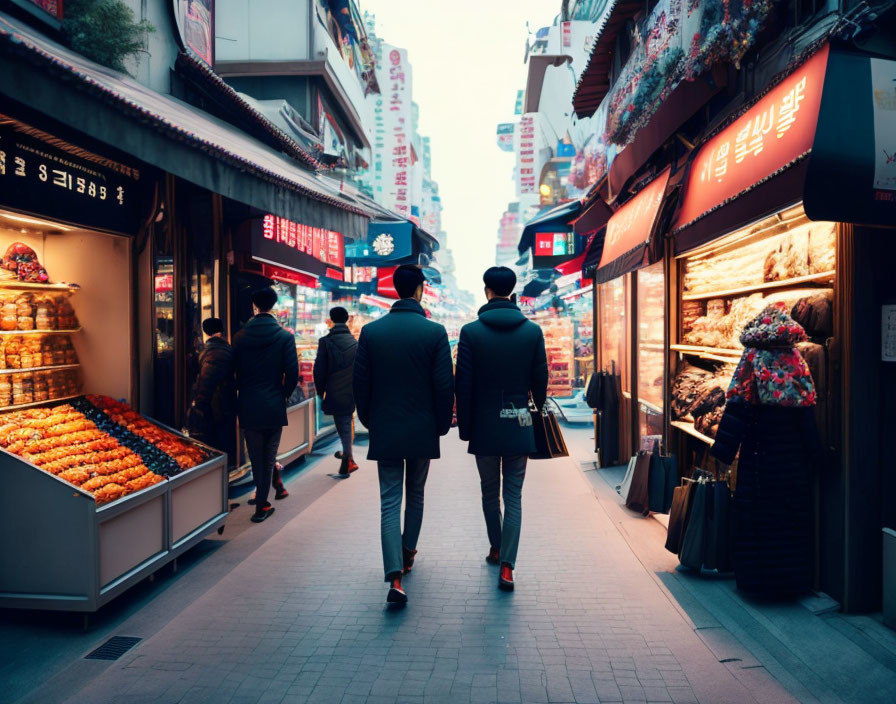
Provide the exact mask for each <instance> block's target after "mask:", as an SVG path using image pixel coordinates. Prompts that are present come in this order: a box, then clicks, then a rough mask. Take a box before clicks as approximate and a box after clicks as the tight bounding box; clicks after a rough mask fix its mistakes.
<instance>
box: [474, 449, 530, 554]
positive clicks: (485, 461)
mask: <svg viewBox="0 0 896 704" xmlns="http://www.w3.org/2000/svg"><path fill="white" fill-rule="evenodd" d="M528 460H529V458H528V457H527V456H526V455H515V456H512V457H489V456H485V455H476V466H477V467H478V468H479V480H480V484H481V486H482V513H483V514H484V515H485V527H486V529H487V531H488V540H489V543H490V544H491V547H493V548H499V549H500V551H501V558H500V559H501V562H506V563H507V564H508V565H510V567H511V569H513V567H514V565H515V564H516V553H517V550H518V549H519V546H520V527H521V526H522V522H523V506H522V494H523V480H524V479H525V478H526V463H527V462H528ZM502 470H503V474H504V492H503V493H504V517H503V521H502V519H501V500H500V498H499V495H500V494H501V474H502Z"/></svg>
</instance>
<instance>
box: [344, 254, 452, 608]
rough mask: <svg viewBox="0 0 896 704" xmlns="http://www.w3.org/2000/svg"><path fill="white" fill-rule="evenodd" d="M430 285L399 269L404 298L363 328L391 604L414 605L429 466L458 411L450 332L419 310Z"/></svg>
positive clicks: (358, 383) (360, 377)
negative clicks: (411, 587)
mask: <svg viewBox="0 0 896 704" xmlns="http://www.w3.org/2000/svg"><path fill="white" fill-rule="evenodd" d="M424 281H425V279H424V276H423V272H422V271H420V269H419V268H417V267H415V266H410V265H404V266H400V267H399V268H398V269H396V271H395V274H394V275H393V284H394V286H395V289H396V290H397V291H398V295H399V296H401V300H400V301H398V302H396V303H395V305H393V306H392V310H391V311H390V312H389V313H388V314H387V315H385V316H383V317H382V318H380V319H379V320H375V321H374V322H372V323H368V324H367V325H365V326H364V327H363V328H362V329H361V337H360V339H359V341H358V353H357V356H356V357H355V371H354V395H355V403H356V404H357V407H358V418H359V419H360V420H361V422H362V423H363V424H364V425H365V426H366V427H367V428H368V430H369V431H370V449H369V452H368V455H367V457H368V459H371V460H376V461H377V469H378V472H379V480H380V499H381V513H382V515H381V523H380V531H381V536H382V546H383V564H384V569H385V576H386V581H387V582H390V583H391V585H392V586H391V589H390V590H389V596H388V601H389V602H391V603H399V604H403V603H405V602H406V601H407V595H406V594H405V592H404V590H403V589H402V587H401V575H402V572H403V571H407V570H410V568H411V566H412V565H413V562H414V555H415V554H416V552H417V550H416V547H417V538H418V537H419V535H420V525H421V522H422V520H423V488H424V485H425V483H426V476H427V474H428V472H429V462H430V460H431V459H435V458H437V457H438V456H439V436H441V435H445V434H446V433H447V432H448V430H449V429H450V428H451V420H452V415H453V408H454V393H453V392H454V386H453V373H452V368H451V348H450V346H449V344H448V335H447V334H446V332H445V328H444V327H442V326H441V325H439V324H437V323H433V322H431V321H429V320H427V319H426V314H425V312H424V310H423V307H422V306H421V305H420V300H421V298H422V296H423V283H424ZM405 475H406V476H405ZM405 481H406V485H407V497H406V508H405V518H404V521H405V524H404V534H402V532H401V520H400V518H401V516H400V513H401V502H402V485H403V483H405Z"/></svg>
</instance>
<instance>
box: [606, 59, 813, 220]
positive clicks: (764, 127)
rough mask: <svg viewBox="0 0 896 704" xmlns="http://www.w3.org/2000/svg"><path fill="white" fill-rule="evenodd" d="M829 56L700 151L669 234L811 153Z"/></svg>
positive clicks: (794, 75)
mask: <svg viewBox="0 0 896 704" xmlns="http://www.w3.org/2000/svg"><path fill="white" fill-rule="evenodd" d="M829 53H830V49H829V47H828V45H825V46H824V47H823V48H821V49H820V50H819V51H818V52H816V53H815V54H814V55H813V56H812V58H810V59H809V60H808V61H806V62H805V63H804V64H802V65H801V66H800V67H798V68H797V69H796V70H795V71H794V72H793V73H792V74H791V75H790V76H788V77H787V78H785V79H784V80H783V81H781V83H779V84H778V85H777V86H775V87H774V88H773V89H772V90H771V91H769V92H768V93H767V94H766V95H765V96H764V97H763V98H762V99H761V100H760V101H759V102H757V103H756V104H755V105H754V106H753V107H752V108H750V109H749V110H748V111H747V112H746V113H744V114H743V115H742V116H741V117H740V118H738V119H737V120H736V121H735V122H733V123H732V124H731V125H729V126H728V127H726V128H725V129H724V130H722V131H721V132H719V133H718V134H717V135H716V136H715V137H712V138H711V139H709V140H708V141H707V142H706V143H705V144H704V145H703V146H702V147H700V151H699V152H698V153H697V156H696V158H695V159H694V162H693V164H692V165H691V170H690V173H689V174H688V178H687V185H686V188H685V192H684V198H683V200H682V205H681V210H680V211H679V214H678V217H677V219H676V221H675V225H674V226H673V230H678V229H681V228H683V227H685V226H686V225H688V224H690V223H692V222H694V221H695V220H697V219H698V218H700V217H701V216H702V215H704V214H706V213H707V212H709V211H710V210H712V209H713V208H716V207H718V206H720V205H722V204H723V203H726V202H727V201H729V200H730V199H732V198H735V197H737V196H738V195H740V194H742V193H743V192H745V191H746V190H748V189H750V188H752V187H753V186H755V185H756V184H757V183H760V182H762V181H764V180H765V179H767V178H769V177H771V176H772V175H774V174H775V173H776V172H777V171H779V170H780V169H782V168H784V167H787V166H789V165H790V164H791V163H792V162H794V161H795V160H796V159H798V158H801V157H803V156H805V155H807V154H808V153H809V152H810V151H811V150H812V144H813V141H814V139H815V128H816V126H817V124H818V112H819V109H820V107H821V96H822V92H823V90H824V78H825V69H826V67H827V63H828V54H829ZM611 222H612V220H611Z"/></svg>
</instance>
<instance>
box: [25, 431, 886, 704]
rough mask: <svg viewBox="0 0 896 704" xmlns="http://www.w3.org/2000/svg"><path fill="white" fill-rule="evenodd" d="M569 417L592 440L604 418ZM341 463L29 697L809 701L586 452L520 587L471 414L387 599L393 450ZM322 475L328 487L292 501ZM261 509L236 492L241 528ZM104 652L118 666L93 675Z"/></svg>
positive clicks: (527, 511) (533, 525)
mask: <svg viewBox="0 0 896 704" xmlns="http://www.w3.org/2000/svg"><path fill="white" fill-rule="evenodd" d="M569 435H570V436H571V439H572V440H573V441H574V442H577V443H578V444H579V445H580V446H584V445H585V444H586V443H587V435H588V431H584V430H583V431H569ZM359 454H360V453H359ZM333 465H334V461H333V460H332V459H326V458H325V459H323V460H320V461H318V462H317V463H316V465H315V466H313V467H311V468H310V469H309V470H308V471H307V472H306V473H304V474H303V475H302V476H300V477H298V478H297V479H296V480H295V481H293V482H292V483H291V484H290V490H291V494H292V495H291V497H290V498H289V499H288V500H287V501H283V502H278V511H279V512H278V515H276V516H274V517H273V518H272V519H271V520H270V521H267V522H266V523H265V524H263V525H260V526H257V527H256V526H252V527H251V528H249V529H247V530H245V531H243V532H241V533H239V530H238V531H237V532H238V533H239V534H238V535H237V537H235V538H234V537H233V536H232V535H231V536H230V537H231V540H230V541H229V544H226V545H224V546H223V547H221V548H220V549H219V550H217V551H215V553H214V554H211V555H209V556H207V557H206V558H205V562H207V563H210V564H211V563H217V566H218V569H213V570H210V571H209V572H208V575H212V576H206V577H203V576H201V574H200V571H199V570H194V574H192V575H191V578H190V580H188V581H189V582H190V583H191V584H192V585H193V588H194V591H193V594H194V595H195V599H194V600H192V601H191V602H190V603H187V604H180V605H179V606H178V608H182V611H181V612H180V614H179V615H177V616H176V617H175V618H171V619H170V622H167V621H168V619H169V618H170V614H166V613H164V611H163V610H161V609H159V608H146V609H143V610H142V611H141V612H140V614H138V615H136V616H135V617H134V618H133V619H131V620H130V621H126V622H124V623H122V624H121V625H120V627H119V628H118V629H117V630H116V635H125V636H135V637H144V636H145V635H146V632H147V630H146V629H151V625H150V623H149V621H148V616H147V615H148V614H152V613H153V612H155V614H156V615H155V618H157V619H159V620H164V621H166V622H167V625H165V626H164V627H162V628H161V629H160V630H158V632H155V633H154V635H151V636H150V637H148V638H146V639H145V640H143V641H142V642H140V643H139V644H138V645H137V646H136V647H135V648H133V649H132V650H131V651H129V652H128V653H126V654H125V655H124V656H123V657H122V658H121V659H120V660H118V661H117V662H114V663H111V664H108V665H107V664H106V663H95V662H93V661H83V660H82V661H80V663H75V664H74V665H73V666H72V668H69V671H68V672H65V671H63V672H62V673H61V675H60V676H59V677H57V678H55V679H53V680H50V681H49V682H48V683H46V685H45V686H44V687H42V688H39V689H37V690H35V691H34V692H33V693H32V694H31V695H30V696H28V697H26V698H25V699H23V700H22V701H27V702H37V701H42V702H47V701H68V702H72V703H78V704H87V703H100V702H103V703H109V704H112V703H122V704H123V703H125V702H127V703H129V704H134V703H137V702H162V703H172V704H173V703H175V702H181V703H183V704H187V703H191V702H209V703H212V702H215V703H217V702H241V703H249V702H259V703H262V702H271V703H273V702H282V703H284V704H285V703H287V702H334V703H342V704H349V703H352V702H370V703H375V702H376V703H385V702H401V703H402V704H412V703H414V702H471V703H475V702H482V703H484V702H577V703H578V704H584V703H586V702H618V701H624V702H629V701H631V702H637V701H646V702H668V701H672V702H675V703H676V704H685V703H688V702H701V703H707V704H717V703H718V704H721V703H723V702H754V701H763V702H787V701H796V699H795V698H794V697H792V696H791V694H789V693H788V691H787V689H785V687H784V686H782V685H781V684H780V683H779V682H778V681H776V680H775V679H774V678H773V677H772V676H770V675H769V674H768V672H767V671H766V670H765V669H764V668H763V667H761V666H760V665H759V663H756V662H754V663H746V662H744V663H742V664H743V665H744V667H743V668H742V669H738V668H736V667H735V668H732V665H731V663H728V664H726V663H724V662H719V659H720V658H719V657H718V656H717V654H715V653H714V652H713V650H712V649H711V648H710V647H709V646H708V645H707V643H706V641H705V640H702V639H701V638H700V637H699V636H698V635H697V633H696V632H695V630H694V628H695V626H694V623H693V622H692V621H691V618H690V617H689V616H688V614H687V613H685V612H684V610H683V609H682V607H681V606H680V605H679V604H677V603H676V601H675V600H674V599H672V598H670V594H669V592H668V591H667V590H666V589H664V588H663V586H662V585H661V583H660V581H659V580H658V579H656V576H655V575H654V574H653V573H652V572H651V568H650V566H649V562H646V561H644V562H642V559H639V557H638V556H637V555H636V554H635V551H633V548H632V546H631V544H630V542H631V540H632V534H631V531H629V533H630V535H628V536H626V530H625V529H624V527H622V526H621V524H620V523H619V521H618V517H615V514H614V510H615V507H613V506H612V505H610V506H609V507H608V502H607V501H605V500H602V499H599V497H596V496H595V492H594V491H593V490H592V486H591V484H589V482H588V480H587V479H586V478H585V476H584V475H583V473H582V471H581V469H580V467H579V463H578V461H576V459H574V458H564V459H556V460H552V461H548V462H532V463H531V464H530V469H529V471H528V476H527V478H526V485H525V489H524V498H523V502H524V503H523V506H524V519H523V538H522V545H521V551H520V559H519V562H518V571H517V588H516V591H515V592H514V593H510V594H507V593H503V592H500V591H498V590H497V589H496V580H497V574H496V568H494V567H490V566H488V565H487V564H486V563H485V562H484V560H483V559H482V558H483V557H484V552H485V549H486V547H487V545H486V541H485V536H484V527H483V525H482V516H481V512H480V506H479V497H478V489H479V487H478V481H477V477H476V473H475V470H474V468H473V466H472V462H471V461H470V458H469V456H468V455H467V454H466V452H465V448H464V447H463V446H462V444H461V443H460V442H459V440H458V439H457V436H456V434H455V433H454V432H452V433H451V434H450V435H449V437H448V438H446V439H445V440H444V441H443V457H442V459H441V460H440V461H437V462H435V463H434V464H433V468H432V470H431V472H430V478H429V481H428V484H427V494H426V501H427V503H426V514H425V518H424V526H423V533H422V535H421V539H420V544H419V549H420V554H419V556H418V560H417V562H416V565H415V568H414V571H413V572H412V574H411V576H410V577H409V578H408V579H407V581H406V586H407V589H408V593H409V597H410V603H409V604H408V606H407V608H406V609H404V610H398V611H392V610H389V609H386V608H385V606H384V597H385V593H386V588H385V585H384V584H383V582H382V578H381V566H380V547H379V530H378V520H379V516H378V513H379V506H378V501H377V481H376V475H375V469H374V465H373V464H372V463H370V462H367V461H364V462H362V463H361V470H360V471H358V472H357V473H356V474H355V475H354V476H353V477H352V478H351V479H350V480H349V481H336V480H333V479H331V478H330V477H329V476H328V472H330V471H332V469H333ZM326 482H330V484H326ZM307 491H313V492H317V494H318V495H319V498H318V499H317V500H315V501H313V503H310V505H307V507H306V508H304V509H303V510H301V512H299V513H298V514H297V515H293V516H292V517H290V515H292V514H291V513H290V506H289V504H290V503H294V504H298V503H304V502H305V501H306V499H307V497H306V496H303V493H304V492H307ZM610 503H612V502H610ZM244 513H245V514H246V515H245V516H244V515H243V514H244ZM247 515H248V507H245V505H243V506H242V507H240V508H238V509H236V511H235V513H234V514H233V515H232V516H231V519H230V521H229V525H228V530H231V527H230V526H231V525H233V524H236V526H237V528H238V529H239V526H240V525H242V523H245V518H246V516H247ZM631 520H632V521H635V522H637V523H638V524H639V525H640V526H641V527H642V528H641V529H647V530H656V531H661V530H662V529H661V527H660V525H659V524H658V523H656V522H655V521H645V520H643V519H640V518H632V519H631ZM284 521H286V523H285V524H284V523H283V522H284ZM241 522H242V523H241ZM260 533H268V534H272V535H271V537H270V539H268V540H266V542H264V544H263V545H261V546H260V547H258V548H257V549H255V550H254V551H250V552H246V550H245V547H240V544H241V543H245V542H246V541H250V540H258V538H259V534H260ZM227 536H228V532H227V531H225V542H226V538H227ZM635 539H637V537H635ZM657 542H659V541H657ZM480 553H482V554H480ZM237 556H241V557H244V558H245V559H242V560H241V561H240V560H239V558H238V557H237ZM669 559H670V561H672V560H674V557H672V556H671V555H670V556H669ZM225 565H226V566H227V567H228V568H230V569H229V571H228V572H227V573H226V576H224V577H223V578H220V579H219V578H217V577H216V576H214V575H218V576H220V575H221V574H222V571H221V569H220V568H222V567H224V566H225ZM202 567H208V565H202V566H201V567H200V570H201V568H202ZM203 579H204V580H206V581H205V582H204V583H202V584H197V581H198V580H203ZM197 589H201V590H204V593H202V592H201V591H196V590H197ZM170 598H171V595H167V594H166V595H162V596H160V597H159V600H160V601H163V600H164V599H170ZM797 608H799V607H797ZM94 647H95V646H94ZM722 659H725V658H722ZM88 663H89V664H90V665H91V666H94V665H96V666H97V667H100V666H101V667H103V668H106V669H95V670H93V673H94V676H93V677H92V679H90V680H81V681H78V677H79V676H80V677H82V678H83V673H84V671H85V670H84V669H83V668H85V667H86V666H87V664H88ZM735 665H736V663H735ZM77 669H80V670H81V674H80V675H78V674H77V673H75V674H73V673H72V672H71V670H77ZM864 672H865V676H866V677H873V676H874V672H873V668H868V667H867V665H866V668H865V671H864ZM889 676H890V679H889V684H890V687H892V686H893V685H894V684H896V673H893V672H890V673H889ZM74 683H77V684H76V685H75V684H74ZM882 683H883V684H884V685H886V680H883V681H882ZM855 686H856V687H860V686H861V683H859V682H857V683H856V685H855ZM853 691H860V690H858V689H854V690H853ZM885 691H886V690H879V692H880V694H881V695H883V694H884V692H885ZM890 691H892V689H891V690H890ZM884 696H885V695H884ZM801 700H803V701H816V699H815V698H814V697H812V696H811V695H809V694H808V692H806V696H805V697H801ZM823 700H824V701H842V700H841V699H840V698H838V697H837V696H836V695H835V694H833V693H832V694H831V697H830V698H826V699H823ZM855 701H872V700H871V699H856V700H855ZM879 701H884V699H879Z"/></svg>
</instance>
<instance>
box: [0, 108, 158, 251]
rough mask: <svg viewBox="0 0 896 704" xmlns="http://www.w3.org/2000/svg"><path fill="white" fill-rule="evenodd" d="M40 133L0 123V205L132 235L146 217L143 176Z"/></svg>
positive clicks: (135, 170) (144, 179)
mask: <svg viewBox="0 0 896 704" xmlns="http://www.w3.org/2000/svg"><path fill="white" fill-rule="evenodd" d="M0 117H2V116H0ZM22 127H23V128H25V127H26V126H25V125H22ZM41 134H42V133H39V132H38V131H36V130H31V131H30V132H29V133H28V134H25V133H23V132H21V131H18V130H16V129H14V128H12V127H10V126H7V125H0V207H9V208H12V209H13V210H18V211H24V212H29V213H34V214H35V215H41V216H44V217H48V218H52V219H55V220H61V221H63V222H68V223H73V224H76V225H82V226H84V227H90V228H95V229H101V230H108V231H111V232H118V233H121V234H127V235H134V234H136V233H137V230H138V229H139V228H140V225H141V223H142V220H144V219H145V218H146V217H147V215H148V213H147V212H146V207H147V191H148V184H147V181H148V179H146V175H145V174H142V173H141V171H140V169H137V168H133V167H131V166H126V165H124V164H121V163H118V162H115V161H113V160H111V159H107V158H105V157H102V156H99V155H97V154H93V153H91V152H88V151H86V150H84V149H81V148H80V147H76V146H74V145H70V144H67V143H65V142H62V141H61V140H55V139H54V140H53V142H52V144H51V143H50V142H49V141H48V140H49V139H52V138H50V137H49V135H47V140H45V139H41V138H40V135H41Z"/></svg>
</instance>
